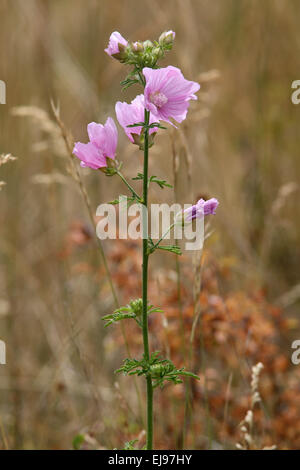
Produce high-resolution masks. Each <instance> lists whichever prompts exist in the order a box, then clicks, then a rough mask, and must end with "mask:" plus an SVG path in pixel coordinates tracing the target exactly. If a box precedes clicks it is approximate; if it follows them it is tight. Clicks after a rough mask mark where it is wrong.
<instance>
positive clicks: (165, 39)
mask: <svg viewBox="0 0 300 470" xmlns="http://www.w3.org/2000/svg"><path fill="white" fill-rule="evenodd" d="M174 39H175V33H174V31H171V30H170V31H165V32H164V33H162V34H161V35H160V36H159V40H158V42H159V44H160V45H161V46H171V47H172V45H173V42H174Z"/></svg>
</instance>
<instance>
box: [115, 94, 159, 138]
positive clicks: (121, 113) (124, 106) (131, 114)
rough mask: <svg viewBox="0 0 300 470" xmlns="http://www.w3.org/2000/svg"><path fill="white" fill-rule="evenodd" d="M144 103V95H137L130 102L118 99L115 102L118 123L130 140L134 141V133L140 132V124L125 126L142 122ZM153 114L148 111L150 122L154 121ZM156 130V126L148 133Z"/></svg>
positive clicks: (138, 133)
mask: <svg viewBox="0 0 300 470" xmlns="http://www.w3.org/2000/svg"><path fill="white" fill-rule="evenodd" d="M144 114H145V105H144V95H138V96H136V97H135V98H134V100H133V101H132V102H131V104H128V103H126V102H123V103H122V102H121V101H118V102H117V103H116V115H117V119H118V121H119V124H120V125H121V126H122V127H123V129H124V131H125V133H126V135H127V137H128V138H129V139H130V140H131V142H135V139H134V134H136V135H140V134H141V132H142V126H138V127H127V126H128V125H131V124H137V123H138V122H144V119H145V116H144ZM155 121H156V120H155V118H154V116H153V115H152V114H151V113H150V124H152V123H153V122H155ZM154 132H157V127H154V128H152V129H149V134H153V133H154Z"/></svg>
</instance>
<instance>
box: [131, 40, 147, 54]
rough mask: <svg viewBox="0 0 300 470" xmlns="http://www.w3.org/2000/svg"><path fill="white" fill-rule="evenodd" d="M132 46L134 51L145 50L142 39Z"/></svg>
mask: <svg viewBox="0 0 300 470" xmlns="http://www.w3.org/2000/svg"><path fill="white" fill-rule="evenodd" d="M131 47H132V50H133V52H144V46H143V43H142V42H140V41H137V42H134V43H133V44H132V46H131Z"/></svg>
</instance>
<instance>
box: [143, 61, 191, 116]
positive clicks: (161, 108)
mask: <svg viewBox="0 0 300 470" xmlns="http://www.w3.org/2000/svg"><path fill="white" fill-rule="evenodd" d="M143 74H144V77H145V79H146V86H145V106H146V109H148V111H151V113H152V114H153V115H154V116H155V118H156V119H162V120H163V121H166V122H169V123H171V121H170V118H173V119H175V121H177V122H182V121H183V120H184V119H185V118H186V115H187V110H188V107H189V101H190V100H196V99H197V97H196V95H195V93H196V92H197V91H198V90H199V89H200V85H199V83H196V82H192V81H189V80H186V79H185V78H184V76H183V75H182V72H181V70H180V69H178V68H177V67H172V66H169V67H165V68H162V69H151V68H148V67H145V68H144V69H143ZM171 124H172V123H171Z"/></svg>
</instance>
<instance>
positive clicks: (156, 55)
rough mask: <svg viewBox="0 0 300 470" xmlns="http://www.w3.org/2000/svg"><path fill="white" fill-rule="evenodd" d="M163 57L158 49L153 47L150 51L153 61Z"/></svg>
mask: <svg viewBox="0 0 300 470" xmlns="http://www.w3.org/2000/svg"><path fill="white" fill-rule="evenodd" d="M163 55H164V53H163V51H162V50H161V48H160V47H155V48H154V49H153V51H152V57H153V59H154V60H155V61H157V60H159V59H160V58H161V57H163Z"/></svg>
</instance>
